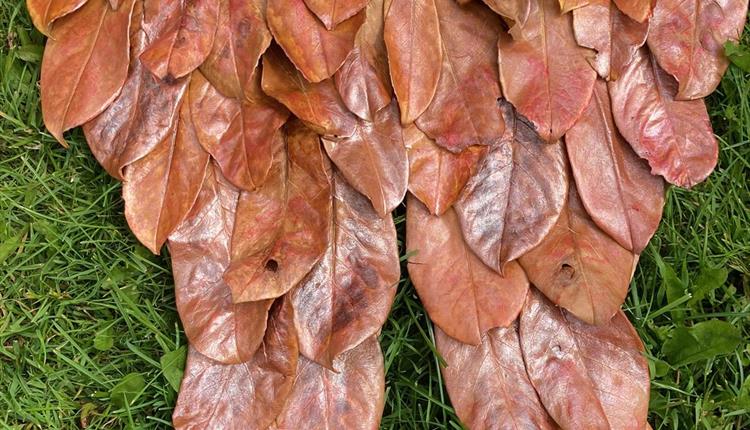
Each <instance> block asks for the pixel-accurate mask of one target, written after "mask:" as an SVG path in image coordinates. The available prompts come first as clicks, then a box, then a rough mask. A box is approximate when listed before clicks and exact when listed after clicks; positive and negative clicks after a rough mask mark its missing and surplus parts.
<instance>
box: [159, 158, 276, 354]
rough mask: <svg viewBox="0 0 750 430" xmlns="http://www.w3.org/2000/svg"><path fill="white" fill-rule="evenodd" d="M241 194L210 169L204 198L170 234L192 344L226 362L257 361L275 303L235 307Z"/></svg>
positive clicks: (180, 302) (182, 312)
mask: <svg viewBox="0 0 750 430" xmlns="http://www.w3.org/2000/svg"><path fill="white" fill-rule="evenodd" d="M238 197H239V190H237V189H236V188H234V187H233V186H232V185H230V184H229V183H228V182H227V181H226V180H225V179H224V178H223V177H222V176H221V173H220V171H219V169H218V168H215V167H214V166H213V165H211V166H209V168H208V171H207V173H206V178H205V180H204V182H203V187H202V189H201V191H200V194H198V199H197V200H196V202H195V205H194V206H193V208H192V209H191V211H190V213H189V214H188V216H187V217H186V218H185V220H184V221H183V222H182V223H181V224H180V225H179V226H178V227H177V229H176V230H175V231H174V232H173V233H172V234H171V235H170V236H169V254H170V256H171V258H172V272H173V273H174V282H175V299H176V302H177V311H178V312H179V313H180V319H181V320H182V326H183V328H184V329H185V334H186V335H187V337H188V339H189V340H190V345H191V347H192V348H194V349H195V350H197V351H199V352H200V353H201V354H203V355H205V356H206V357H208V358H210V359H212V360H215V361H218V362H221V363H226V364H238V363H243V362H245V361H248V360H250V359H251V358H252V356H253V354H254V353H255V351H256V350H257V349H258V346H259V345H260V344H261V342H262V341H263V334H264V333H265V331H266V317H267V315H268V309H269V308H270V307H271V304H272V303H273V301H272V300H263V301H259V302H248V303H239V304H234V303H232V292H231V290H230V289H229V286H228V285H227V284H226V283H225V282H224V280H223V279H222V276H223V275H224V271H225V270H226V268H227V266H229V258H230V254H229V246H230V241H231V238H232V229H233V227H234V222H235V213H236V209H237V199H238Z"/></svg>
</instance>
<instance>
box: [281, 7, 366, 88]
mask: <svg viewBox="0 0 750 430" xmlns="http://www.w3.org/2000/svg"><path fill="white" fill-rule="evenodd" d="M266 11H267V20H268V28H269V29H270V30H271V34H273V38H274V39H275V40H276V42H277V43H278V44H279V45H281V47H282V48H283V49H284V52H285V53H286V55H287V56H288V57H289V59H290V60H291V61H292V63H294V65H295V66H296V67H297V69H299V71H300V72H302V75H303V76H304V77H305V79H307V80H308V81H310V82H313V83H314V82H320V81H323V80H325V79H328V78H330V77H331V76H333V74H334V73H336V71H337V70H338V69H339V67H341V65H342V64H343V63H344V60H345V59H346V56H347V55H349V51H351V50H352V48H354V39H355V37H356V35H357V31H358V30H359V27H360V26H361V25H362V23H363V22H364V21H365V14H364V12H360V13H358V14H356V15H354V16H352V17H351V18H349V19H347V20H346V21H343V22H342V23H340V24H339V25H337V26H336V28H335V29H334V30H327V29H326V28H325V26H324V25H323V23H322V22H320V21H319V20H318V18H317V17H316V16H315V15H314V14H313V13H312V12H311V11H310V10H309V9H308V8H307V6H305V2H304V1H303V0H268V8H267V9H266Z"/></svg>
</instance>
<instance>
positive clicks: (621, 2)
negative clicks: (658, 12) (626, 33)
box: [612, 0, 656, 22]
mask: <svg viewBox="0 0 750 430" xmlns="http://www.w3.org/2000/svg"><path fill="white" fill-rule="evenodd" d="M612 1H614V2H615V4H616V5H617V8H618V9H620V10H621V11H622V13H624V14H625V15H627V16H629V17H630V18H631V19H634V20H636V21H638V22H646V20H647V19H648V18H649V17H650V16H651V11H652V10H653V8H654V3H656V0H612Z"/></svg>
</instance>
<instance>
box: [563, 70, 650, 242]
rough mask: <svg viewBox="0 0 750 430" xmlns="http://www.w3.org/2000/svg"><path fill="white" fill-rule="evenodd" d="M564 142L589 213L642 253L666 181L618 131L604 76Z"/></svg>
mask: <svg viewBox="0 0 750 430" xmlns="http://www.w3.org/2000/svg"><path fill="white" fill-rule="evenodd" d="M565 143H566V149H567V150H568V158H569V160H570V166H571V168H572V171H573V177H574V178H575V180H576V185H577V187H578V193H579V195H580V197H581V201H582V202H583V206H584V207H585V208H586V212H588V213H589V215H591V218H592V219H593V221H594V222H595V223H596V225H598V226H599V227H600V228H601V229H602V230H604V231H605V232H606V233H607V234H609V235H610V236H611V237H612V238H613V239H615V240H616V241H617V243H619V244H620V245H621V246H622V247H624V248H626V249H628V250H630V251H633V252H634V253H636V254H640V253H641V251H643V249H644V248H645V247H646V245H647V244H648V241H649V240H650V239H651V236H653V235H654V232H655V231H656V229H657V227H659V221H660V220H661V213H662V208H663V207H664V181H663V180H662V179H661V178H660V177H658V176H652V175H651V173H650V172H649V168H648V164H647V163H646V162H645V161H644V160H641V159H640V158H638V156H637V155H636V154H635V153H634V152H633V150H632V149H631V148H630V146H629V145H628V143H627V142H625V140H624V139H623V138H622V137H621V136H620V134H619V133H618V132H617V128H616V127H615V123H614V120H613V119H612V111H611V110H610V101H609V94H608V93H607V84H606V83H604V81H601V80H600V81H597V83H596V85H595V86H594V95H593V96H592V97H591V102H590V103H589V106H588V107H587V108H586V110H585V111H584V113H583V116H581V118H580V119H579V120H578V122H577V123H576V124H575V125H574V126H573V128H571V129H570V131H568V134H567V135H565Z"/></svg>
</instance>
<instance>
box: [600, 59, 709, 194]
mask: <svg viewBox="0 0 750 430" xmlns="http://www.w3.org/2000/svg"><path fill="white" fill-rule="evenodd" d="M609 92H610V96H611V98H612V113H613V115H614V117H615V123H616V124H617V128H618V129H619V130H620V133H622V135H623V137H625V140H627V141H628V143H630V146H632V147H633V150H635V152H636V154H638V155H639V156H640V157H641V158H645V159H646V160H648V164H649V165H650V166H651V173H653V174H655V175H661V176H663V177H664V179H666V180H667V182H669V183H671V184H674V185H677V186H680V187H685V188H690V187H692V186H693V185H695V184H697V183H700V182H702V181H703V180H704V179H706V178H707V177H708V175H710V174H711V172H712V171H713V169H714V167H716V162H717V160H718V157H719V146H718V143H717V142H716V138H715V137H714V134H713V130H712V129H711V120H710V119H709V117H708V112H707V111H706V104H705V103H704V102H703V100H688V101H680V100H675V96H676V94H677V82H676V81H675V80H674V78H672V77H671V76H669V74H667V73H666V72H665V71H664V70H662V69H661V68H660V67H659V66H658V65H657V64H656V60H655V59H654V58H653V56H651V55H649V54H648V52H647V51H646V50H645V49H642V50H640V51H639V52H638V54H637V55H636V57H635V58H634V59H633V61H632V62H631V63H630V64H629V65H628V67H627V68H626V69H625V71H624V73H623V75H622V77H621V78H620V79H618V80H617V81H615V82H610V84H609Z"/></svg>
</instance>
